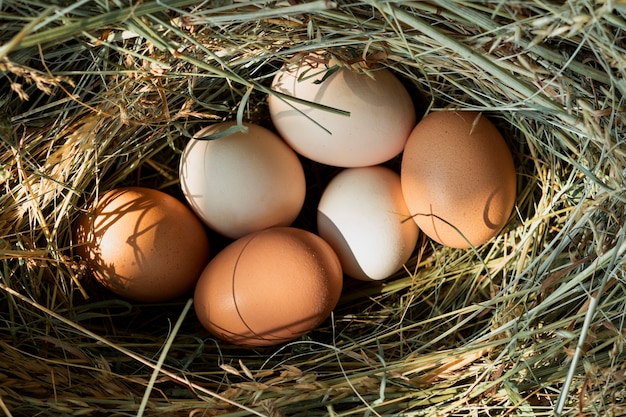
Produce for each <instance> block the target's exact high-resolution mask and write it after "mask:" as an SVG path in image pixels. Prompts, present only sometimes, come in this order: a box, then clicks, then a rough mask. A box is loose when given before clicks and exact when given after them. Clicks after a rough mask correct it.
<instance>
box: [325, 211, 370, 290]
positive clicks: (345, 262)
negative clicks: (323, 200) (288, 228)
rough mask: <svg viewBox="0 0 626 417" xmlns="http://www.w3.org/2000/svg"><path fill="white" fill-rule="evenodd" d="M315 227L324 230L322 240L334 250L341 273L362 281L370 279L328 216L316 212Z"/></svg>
mask: <svg viewBox="0 0 626 417" xmlns="http://www.w3.org/2000/svg"><path fill="white" fill-rule="evenodd" d="M317 227H318V229H319V230H324V240H326V241H327V242H328V243H329V244H330V246H332V248H333V249H334V250H335V253H336V254H337V256H338V257H339V260H340V261H341V267H342V268H343V272H344V273H345V274H346V275H348V276H350V277H352V278H356V279H362V280H371V279H372V278H370V277H369V276H368V275H367V274H366V273H365V271H364V270H363V268H361V265H360V264H359V261H358V260H357V259H356V256H355V255H354V252H353V251H352V249H351V248H350V245H349V244H348V241H347V240H346V238H345V237H344V235H343V233H342V232H341V230H340V229H339V228H338V227H337V225H335V223H334V222H333V221H332V220H331V219H329V218H328V216H326V215H325V214H324V213H323V212H321V211H319V210H318V212H317Z"/></svg>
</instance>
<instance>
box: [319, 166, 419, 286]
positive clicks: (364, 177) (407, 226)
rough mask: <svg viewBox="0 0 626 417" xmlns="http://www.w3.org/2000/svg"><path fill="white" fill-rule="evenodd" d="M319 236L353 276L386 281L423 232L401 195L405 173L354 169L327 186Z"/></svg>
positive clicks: (323, 199)
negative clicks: (412, 217) (403, 174)
mask: <svg viewBox="0 0 626 417" xmlns="http://www.w3.org/2000/svg"><path fill="white" fill-rule="evenodd" d="M317 227H318V233H319V235H320V236H321V237H322V238H323V239H324V240H326V241H327V242H328V243H329V244H330V246H331V247H332V248H333V249H334V250H335V252H336V253H337V256H338V257H339V260H340V261H341V266H342V268H343V270H344V272H345V273H346V275H349V276H351V277H353V278H357V279H361V280H383V279H386V278H388V277H390V276H391V275H392V274H393V273H395V272H397V271H398V270H399V269H400V268H401V267H402V265H403V264H404V263H405V262H407V261H408V259H409V258H410V256H411V254H412V252H413V250H414V249H415V245H416V242H417V237H418V233H419V231H418V228H417V225H416V224H415V222H414V221H412V220H411V219H410V216H409V210H408V209H407V207H406V204H405V202H404V197H403V196H402V189H401V184H400V176H399V175H398V174H396V173H395V172H394V171H392V170H390V169H388V168H385V167H382V166H373V167H362V168H349V169H345V170H343V171H342V172H340V173H339V174H338V175H337V176H335V177H334V178H333V179H332V180H331V181H330V183H329V184H328V185H327V187H326V189H325V190H324V192H323V194H322V197H321V199H320V202H319V205H318V210H317Z"/></svg>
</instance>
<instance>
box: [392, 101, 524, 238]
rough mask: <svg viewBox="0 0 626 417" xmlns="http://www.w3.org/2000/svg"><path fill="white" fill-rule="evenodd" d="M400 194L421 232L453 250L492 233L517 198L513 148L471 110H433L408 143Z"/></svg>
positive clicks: (412, 134)
mask: <svg viewBox="0 0 626 417" xmlns="http://www.w3.org/2000/svg"><path fill="white" fill-rule="evenodd" d="M401 181H402V192H403V194H404V199H405V201H406V203H407V206H408V207H409V210H410V212H411V214H412V215H413V219H414V220H415V222H416V223H417V225H418V226H419V228H420V230H421V231H422V232H424V233H425V234H426V235H428V236H429V237H430V238H432V239H433V240H435V241H437V242H439V243H442V244H444V245H446V246H450V247H454V248H468V247H471V246H477V245H480V244H482V243H485V242H487V241H489V240H490V239H492V238H493V237H494V236H496V235H497V234H498V233H499V232H500V230H501V229H502V227H503V226H504V225H505V223H506V222H507V221H508V219H509V217H510V215H511V211H512V209H513V206H514V204H515V199H516V173H515V165H514V162H513V157H512V155H511V152H510V150H509V148H508V146H507V144H506V142H505V141H504V139H503V137H502V135H501V134H500V132H499V131H498V129H497V128H496V127H495V126H494V125H493V123H491V122H490V121H489V120H488V119H487V117H485V116H484V115H482V114H480V113H477V112H471V111H467V112H466V111H463V112H460V111H456V112H453V111H437V112H432V113H430V114H429V115H428V116H426V117H425V118H424V119H422V120H421V121H420V122H419V123H418V124H417V126H415V129H414V130H413V132H412V133H411V135H410V137H409V140H408V141H407V144H406V147H405V150H404V154H403V158H402V170H401Z"/></svg>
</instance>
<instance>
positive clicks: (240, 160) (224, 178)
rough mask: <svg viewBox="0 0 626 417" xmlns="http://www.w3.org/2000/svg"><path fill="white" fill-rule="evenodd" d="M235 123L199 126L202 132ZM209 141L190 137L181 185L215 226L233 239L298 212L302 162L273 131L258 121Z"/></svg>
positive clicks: (289, 219)
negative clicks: (258, 123) (243, 128)
mask: <svg viewBox="0 0 626 417" xmlns="http://www.w3.org/2000/svg"><path fill="white" fill-rule="evenodd" d="M233 126H235V123H230V122H229V123H219V124H215V125H212V126H210V127H208V128H205V129H203V130H202V131H201V132H199V133H198V134H197V135H196V136H197V137H203V136H208V135H212V134H217V133H220V132H224V131H225V130H226V129H228V128H231V127H233ZM245 127H246V128H247V131H245V132H235V133H232V134H227V135H226V136H224V137H220V138H218V139H213V140H199V139H192V140H190V141H189V143H188V144H187V146H186V148H185V150H184V152H183V155H182V157H181V162H180V185H181V188H182V191H183V193H184V195H185V197H186V199H187V201H188V202H189V204H190V206H191V207H192V209H193V210H194V211H195V212H196V213H197V214H198V216H199V217H200V218H201V219H202V220H204V222H205V223H206V224H207V225H208V226H209V227H210V228H212V229H213V230H215V231H217V232H219V233H221V234H223V235H224V236H227V237H229V238H232V239H236V238H239V237H241V236H244V235H246V234H248V233H251V232H254V231H257V230H261V229H265V228H267V227H272V226H288V225H290V224H291V223H292V222H293V221H294V220H295V218H296V217H297V216H298V214H299V212H300V209H301V208H302V205H303V204H304V197H305V192H306V183H305V178H304V170H303V168H302V164H301V163H300V160H299V159H298V157H297V155H296V154H295V152H294V151H293V150H291V149H290V148H289V146H287V144H285V142H283V141H282V140H281V139H280V138H279V137H278V136H277V135H275V134H274V133H272V132H271V131H269V130H268V129H265V128H263V127H261V126H258V125H254V124H245Z"/></svg>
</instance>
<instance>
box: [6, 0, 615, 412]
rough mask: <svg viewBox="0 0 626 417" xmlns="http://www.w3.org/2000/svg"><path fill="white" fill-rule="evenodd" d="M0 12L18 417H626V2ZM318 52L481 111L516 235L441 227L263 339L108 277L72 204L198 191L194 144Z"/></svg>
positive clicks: (35, 6) (78, 5) (448, 103)
mask: <svg viewBox="0 0 626 417" xmlns="http://www.w3.org/2000/svg"><path fill="white" fill-rule="evenodd" d="M0 5H1V6H0V7H1V8H2V13H1V15H0V19H1V20H2V25H1V26H0V31H1V37H2V43H3V45H2V46H1V47H0V58H1V59H0V70H1V71H2V81H1V82H2V88H3V90H2V91H3V94H2V106H1V107H0V137H1V138H2V142H1V149H0V183H1V184H2V193H1V194H0V207H1V211H0V275H1V281H0V410H2V413H4V415H7V416H27V415H28V416H32V415H38V416H48V415H50V416H52V415H54V416H59V415H93V416H104V415H117V416H129V415H143V416H156V415H167V416H187V415H190V416H212V415H223V416H244V415H258V416H295V415H307V416H348V415H366V416H379V415H380V416H391V415H404V416H420V415H427V416H445V415H449V416H460V415H467V416H504V415H512V416H535V415H536V416H541V415H555V414H556V415H559V414H560V415H606V416H613V415H620V414H623V413H625V412H626V406H625V405H624V404H625V401H626V390H625V389H624V385H623V383H624V378H625V377H626V366H625V365H624V363H625V362H624V358H625V357H626V353H625V352H624V338H625V328H624V321H625V320H626V282H625V280H624V252H625V250H626V242H625V241H624V235H625V234H624V230H623V224H624V214H625V213H624V208H625V201H626V195H625V193H624V176H625V175H626V170H625V169H626V150H625V149H626V148H625V145H624V141H625V140H626V136H625V133H626V126H625V115H626V112H625V104H626V103H625V99H626V58H625V57H626V50H625V49H626V41H625V36H626V34H625V32H624V30H625V28H626V20H625V19H626V7H625V6H624V3H623V2H621V1H609V0H605V1H600V2H591V1H589V0H572V1H570V2H566V3H565V2H543V1H539V0H528V1H517V0H516V1H508V2H504V1H494V2H488V1H487V2H474V1H455V2H443V1H436V0H433V1H427V2H407V1H402V2H401V1H391V0H389V1H388V0H363V1H350V0H345V1H335V2H330V1H310V2H303V1H265V0H264V1H258V0H253V1H205V2H198V1H193V0H161V1H151V0H146V1H142V2H129V3H126V2H124V1H114V2H109V1H81V0H79V1H67V2H65V1H57V2H53V5H49V3H43V2H42V3H40V2H39V1H37V0H35V1H24V0H5V1H3V2H1V3H0ZM311 50H315V51H323V52H325V53H328V54H332V55H333V56H335V57H336V58H337V59H338V60H339V62H342V63H343V64H344V65H349V66H351V67H353V68H354V69H355V70H357V71H358V70H367V68H368V67H369V66H370V65H372V64H373V63H376V64H382V65H385V66H387V67H389V68H390V69H391V70H393V71H394V72H395V73H396V74H397V75H398V76H399V77H400V78H401V79H402V80H403V82H404V83H405V84H406V86H407V88H408V89H409V90H410V91H411V93H412V94H413V95H414V97H415V98H416V102H417V104H418V108H419V111H420V113H421V114H423V113H425V112H427V111H429V110H433V109H439V108H444V107H453V108H459V109H472V110H477V111H480V112H483V113H484V114H487V115H488V116H489V117H490V118H491V119H492V120H493V121H494V122H495V123H496V124H497V125H498V127H499V128H500V129H501V130H502V132H503V133H504V134H505V136H506V139H507V141H508V143H509V146H510V147H511V149H512V151H513V154H514V158H515V161H516V166H517V171H518V180H519V181H518V184H519V188H518V197H517V204H516V207H515V210H514V213H513V215H512V217H511V219H510V221H509V223H508V224H507V225H506V227H505V229H504V230H503V232H502V233H501V234H500V235H499V236H498V237H497V238H496V239H494V240H493V241H491V242H489V243H488V244H485V245H483V246H480V247H477V248H475V249H472V250H459V249H449V248H444V247H441V246H438V245H436V244H434V243H432V242H430V241H428V240H426V239H424V240H422V241H421V242H420V244H419V246H418V249H417V250H416V252H415V255H414V256H413V258H412V259H411V261H410V262H409V263H408V264H407V265H406V268H405V270H403V271H400V272H399V273H398V274H397V275H396V276H394V277H392V278H391V279H390V280H388V281H386V282H385V283H383V284H358V285H357V284H350V285H348V286H347V288H346V290H345V291H344V295H343V298H342V300H341V301H340V304H339V306H338V307H337V309H336V311H335V312H334V314H333V317H332V318H331V319H329V320H327V321H326V322H325V323H324V324H323V325H322V326H321V327H320V328H318V329H317V330H315V331H314V332H312V333H310V334H308V335H307V336H305V337H303V338H301V339H299V340H297V341H295V342H293V343H289V344H286V345H283V346H279V347H275V348H268V349H258V350H244V349H237V348H234V347H232V346H228V345H226V344H223V343H221V342H218V341H216V340H214V339H213V338H211V337H209V335H208V334H207V333H206V331H204V329H202V328H201V326H200V325H199V323H198V322H197V320H196V318H195V317H194V315H193V314H192V313H191V312H190V311H193V310H190V308H189V307H190V302H189V301H188V300H187V299H186V298H185V299H182V300H176V301H172V302H170V303H167V304H162V305H143V304H133V303H129V302H127V301H124V300H120V299H118V298H116V297H113V296H111V295H110V294H108V293H105V292H104V291H103V290H102V289H101V288H100V287H98V286H96V285H94V284H93V283H92V282H91V280H89V277H88V276H86V274H85V273H84V269H83V266H82V264H81V260H80V259H79V258H77V257H76V256H75V255H74V253H73V245H74V242H72V239H71V227H72V223H73V221H74V219H75V218H76V216H77V214H78V213H79V212H80V211H81V210H84V209H85V207H86V206H87V204H88V203H89V202H90V201H93V199H94V198H95V197H96V196H97V195H98V194H101V193H103V192H104V191H106V190H108V189H111V188H113V187H116V186H120V185H127V184H132V185H145V186H150V187H154V188H157V189H161V190H164V191H167V192H169V193H171V194H173V195H176V196H180V192H179V190H178V183H177V178H178V174H177V165H178V158H179V155H180V151H181V149H182V147H183V146H184V144H185V143H186V141H187V140H188V138H189V137H190V136H191V135H193V133H195V132H196V131H198V130H199V129H200V128H201V127H202V126H205V125H206V124H207V123H211V122H215V121H221V120H225V119H234V120H239V121H253V122H257V123H261V124H267V120H268V116H267V108H266V94H267V91H268V85H269V81H270V80H271V77H272V76H273V74H274V73H275V72H276V71H277V70H278V69H279V68H280V66H281V65H282V64H283V63H284V62H287V61H293V60H297V59H298V58H299V57H300V56H301V55H302V54H303V53H306V52H307V51H311ZM309 168H310V167H309ZM310 186H311V188H312V189H314V188H315V187H316V186H318V185H316V184H315V182H311V184H310ZM306 210H307V208H306V207H305V211H306ZM309 210H310V208H309ZM2 413H0V414H2Z"/></svg>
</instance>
